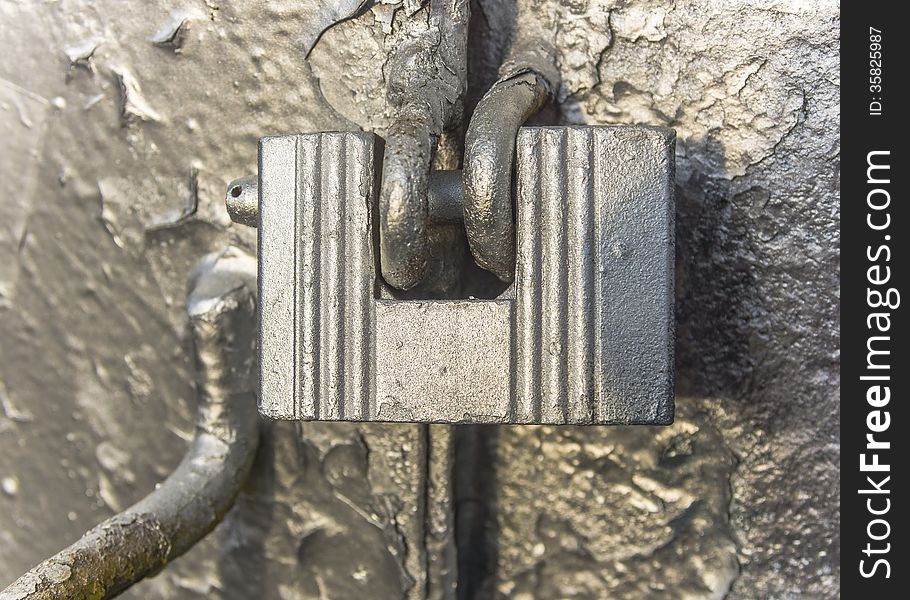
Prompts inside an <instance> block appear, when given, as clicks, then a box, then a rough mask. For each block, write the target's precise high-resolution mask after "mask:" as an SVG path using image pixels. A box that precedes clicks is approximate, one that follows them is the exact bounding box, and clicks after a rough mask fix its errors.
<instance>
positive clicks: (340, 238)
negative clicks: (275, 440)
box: [259, 133, 375, 420]
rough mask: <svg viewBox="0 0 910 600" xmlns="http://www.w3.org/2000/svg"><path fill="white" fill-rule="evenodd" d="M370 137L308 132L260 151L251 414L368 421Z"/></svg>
mask: <svg viewBox="0 0 910 600" xmlns="http://www.w3.org/2000/svg"><path fill="white" fill-rule="evenodd" d="M374 144H375V138H374V136H373V135H371V134H364V133H317V134H303V135H296V136H282V137H272V138H264V139H263V140H262V142H261V145H260V169H259V172H260V180H261V181H260V203H259V204H260V206H259V218H260V223H259V224H260V229H259V239H260V246H259V249H260V254H259V265H260V273H259V286H260V344H259V349H260V364H261V372H262V375H261V385H260V398H259V402H260V411H261V412H262V413H263V414H265V415H268V416H271V417H273V418H279V419H329V420H338V419H357V420H365V419H369V418H371V414H372V407H371V406H370V402H371V401H372V398H373V396H374V387H375V384H374V379H375V378H374V376H373V364H374V361H373V358H372V355H373V347H374V340H373V333H372V324H373V322H374V316H373V315H374V310H375V308H374V281H375V267H374V260H373V242H372V237H373V236H372V214H371V210H372V206H373V194H374V189H375V181H374V176H373V172H374Z"/></svg>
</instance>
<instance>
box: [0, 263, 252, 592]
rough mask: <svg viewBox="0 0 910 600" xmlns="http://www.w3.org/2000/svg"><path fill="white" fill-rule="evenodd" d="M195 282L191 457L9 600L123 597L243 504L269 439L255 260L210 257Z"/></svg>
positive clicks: (34, 572)
mask: <svg viewBox="0 0 910 600" xmlns="http://www.w3.org/2000/svg"><path fill="white" fill-rule="evenodd" d="M189 288H190V292H189V294H188V297H187V307H186V310H187V316H188V319H189V322H190V327H191V329H192V332H193V349H194V355H195V356H194V357H195V362H196V369H197V382H198V386H199V387H198V391H199V408H198V414H197V417H196V432H195V435H194V437H193V440H192V442H191V443H190V448H189V450H188V451H187V454H186V456H185V457H184V458H183V461H182V462H181V463H180V465H179V466H178V467H177V468H176V469H175V470H174V472H173V473H171V474H170V476H168V478H167V479H166V480H164V481H163V482H162V483H161V484H160V485H156V486H155V488H154V489H153V490H152V491H151V492H150V493H149V495H148V496H146V497H145V498H143V499H142V500H140V501H139V502H137V503H136V504H134V505H133V506H131V507H130V508H128V509H126V510H124V511H123V512H121V513H119V514H116V515H114V516H113V517H111V518H110V519H107V520H106V521H104V522H103V523H100V524H99V525H97V526H96V527H94V528H93V529H91V530H90V531H88V532H87V533H86V534H85V535H84V536H83V537H82V538H80V539H79V540H78V541H77V542H75V543H74V544H73V545H71V546H69V547H68V548H65V549H63V550H61V551H60V552H58V553H57V554H55V555H54V556H52V557H50V558H48V559H47V560H45V561H43V562H42V563H40V564H39V565H37V566H36V567H34V568H33V569H31V570H30V571H28V572H27V573H25V574H24V575H22V577H20V578H19V579H17V580H16V581H15V582H13V583H12V584H11V585H10V586H9V587H7V588H6V589H5V590H3V591H2V592H0V600H51V599H57V598H92V599H97V600H102V599H104V598H113V597H115V596H118V595H120V593H122V592H123V591H124V590H126V589H127V588H129V587H130V586H132V585H133V584H134V583H136V582H138V581H140V580H141V579H143V578H145V577H149V576H152V575H155V574H156V573H158V572H159V571H160V570H161V569H163V568H164V567H165V566H166V565H167V564H168V563H170V562H171V561H172V560H174V559H176V558H177V557H178V556H181V555H182V554H184V553H185V552H186V551H187V550H189V549H190V548H191V547H192V546H193V545H194V544H196V543H197V542H198V541H199V540H200V539H202V537H203V536H205V535H206V534H208V533H209V532H210V531H211V530H212V529H214V528H215V526H216V525H217V524H218V523H219V522H220V521H221V519H222V518H223V517H224V515H225V513H227V511H228V510H229V509H230V508H231V507H232V506H233V504H234V500H235V498H236V497H237V494H238V493H239V492H240V488H241V486H242V485H243V484H244V483H245V481H246V478H247V476H248V475H249V472H250V468H251V467H252V465H253V458H254V457H255V455H256V449H257V446H258V444H259V420H258V419H257V418H256V413H255V411H254V410H253V382H254V380H255V372H254V371H255V363H254V362H253V360H252V359H251V357H252V356H253V352H254V347H255V337H256V336H255V332H254V321H253V314H254V312H255V306H256V262H255V259H253V257H251V256H249V255H247V254H245V253H243V252H242V251H240V250H239V249H237V248H228V249H226V250H224V251H222V252H219V253H215V254H212V255H209V256H206V257H204V258H203V259H202V260H201V261H200V262H199V264H198V265H197V267H196V269H195V271H194V272H193V274H192V275H191V278H190V283H189Z"/></svg>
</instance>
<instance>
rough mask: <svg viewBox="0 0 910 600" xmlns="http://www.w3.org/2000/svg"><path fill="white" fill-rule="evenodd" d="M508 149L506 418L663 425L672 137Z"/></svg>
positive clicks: (609, 131)
mask: <svg viewBox="0 0 910 600" xmlns="http://www.w3.org/2000/svg"><path fill="white" fill-rule="evenodd" d="M517 151H518V160H517V165H518V186H517V192H518V198H517V208H518V211H517V212H518V215H517V218H518V227H517V256H516V258H517V260H516V268H517V273H516V294H515V301H516V306H515V331H516V335H517V336H518V343H517V344H516V347H515V363H516V364H515V392H514V399H513V402H514V409H515V414H514V418H515V420H516V421H518V422H545V423H592V422H597V423H611V422H617V423H619V422H622V423H635V422H651V423H656V422H669V421H670V420H672V376H673V374H672V368H673V360H672V356H673V353H672V344H673V334H672V329H673V322H672V320H673V311H672V306H673V304H672V302H673V300H672V288H673V286H672V282H673V251H672V229H673V201H672V181H673V165H672V152H673V134H672V132H670V131H669V130H660V129H645V128H636V129H635V130H634V131H632V130H630V129H629V128H615V127H584V128H582V127H568V128H564V127H560V128H533V129H524V130H522V131H521V132H520V134H519V137H518V142H517ZM620 213H622V214H621V216H620ZM668 237H669V239H668ZM648 240H650V241H651V242H650V243H648ZM657 240H660V241H661V242H663V243H655V242H656V241H657ZM666 290H669V292H667V291H666ZM668 391H669V392H668Z"/></svg>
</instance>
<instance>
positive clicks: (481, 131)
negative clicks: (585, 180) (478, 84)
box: [462, 68, 552, 282]
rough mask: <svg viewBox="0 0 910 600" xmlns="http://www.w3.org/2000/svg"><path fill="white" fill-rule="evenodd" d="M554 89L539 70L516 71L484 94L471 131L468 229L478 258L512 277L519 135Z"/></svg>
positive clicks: (507, 278)
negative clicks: (514, 173) (514, 175)
mask: <svg viewBox="0 0 910 600" xmlns="http://www.w3.org/2000/svg"><path fill="white" fill-rule="evenodd" d="M551 95H552V86H551V84H550V82H549V81H548V80H547V78H545V77H544V76H543V75H541V74H540V73H538V72H537V71H536V70H533V69H531V68H524V69H521V70H519V71H518V72H517V73H516V72H513V74H512V75H509V76H506V77H503V78H501V79H499V81H497V82H496V83H494V84H493V87H491V88H490V90H489V91H488V92H487V93H486V94H484V97H483V98H482V99H481V100H480V102H479V103H478V104H477V108H476V109H475V110H474V115H473V117H471V123H470V125H469V126H468V131H467V134H466V136H465V156H464V172H463V174H462V178H463V182H464V226H465V233H466V234H467V238H468V243H469V244H470V246H471V253H472V254H473V255H474V260H475V261H476V262H477V264H478V265H480V266H481V267H483V268H484V269H486V270H488V271H490V272H492V273H493V274H494V275H496V276H497V277H499V279H501V280H503V281H506V282H511V281H512V280H513V279H514V278H515V225H514V220H513V216H512V163H513V160H514V155H515V137H516V136H517V135H518V129H519V127H521V126H522V125H523V124H524V122H525V120H526V119H527V118H528V117H530V116H531V115H532V114H534V113H535V112H537V111H538V110H540V109H541V108H542V107H543V106H544V104H546V103H547V101H548V100H549V99H550V97H551Z"/></svg>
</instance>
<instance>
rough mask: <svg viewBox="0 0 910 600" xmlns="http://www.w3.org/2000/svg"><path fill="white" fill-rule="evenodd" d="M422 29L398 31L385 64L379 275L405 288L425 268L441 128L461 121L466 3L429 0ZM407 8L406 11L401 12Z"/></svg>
mask: <svg viewBox="0 0 910 600" xmlns="http://www.w3.org/2000/svg"><path fill="white" fill-rule="evenodd" d="M427 4H428V8H427V11H426V15H425V16H424V15H421V16H420V17H419V18H420V19H421V20H422V19H426V29H425V30H423V31H419V32H418V33H417V34H416V35H415V34H411V35H404V36H399V43H398V45H397V46H395V47H394V48H393V49H392V51H391V52H390V54H389V60H388V65H387V75H386V76H387V82H388V91H387V95H388V100H389V102H390V103H391V104H392V106H395V107H396V113H395V116H394V118H393V119H392V123H391V126H390V127H389V128H388V130H387V131H386V132H385V135H384V138H385V141H386V152H385V157H384V161H383V166H382V184H381V189H380V192H379V223H378V225H379V227H378V229H379V248H380V261H381V271H382V277H383V279H385V281H386V283H388V284H389V285H391V286H392V287H395V288H398V289H402V290H407V289H411V288H413V287H414V286H416V285H417V284H419V283H420V282H421V281H422V280H423V278H424V277H425V275H426V273H427V267H428V261H429V247H428V244H429V241H428V233H427V188H428V186H429V179H430V166H431V165H432V163H433V155H434V154H435V153H436V145H437V143H438V142H439V138H440V135H441V134H442V132H443V130H453V129H457V128H458V126H459V125H460V123H461V111H462V96H463V94H464V91H465V87H466V80H467V37H468V21H469V20H470V16H471V5H470V2H468V0H447V1H445V2H439V1H436V2H429V3H427ZM406 10H407V9H406Z"/></svg>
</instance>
